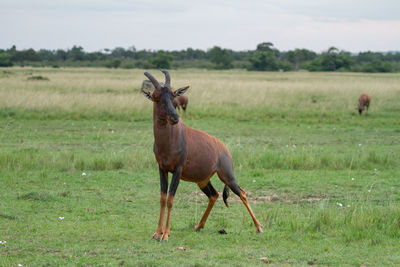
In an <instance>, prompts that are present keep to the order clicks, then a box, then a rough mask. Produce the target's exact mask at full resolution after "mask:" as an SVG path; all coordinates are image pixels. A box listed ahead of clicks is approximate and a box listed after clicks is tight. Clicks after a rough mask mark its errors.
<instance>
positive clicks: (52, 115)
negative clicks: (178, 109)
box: [0, 68, 400, 266]
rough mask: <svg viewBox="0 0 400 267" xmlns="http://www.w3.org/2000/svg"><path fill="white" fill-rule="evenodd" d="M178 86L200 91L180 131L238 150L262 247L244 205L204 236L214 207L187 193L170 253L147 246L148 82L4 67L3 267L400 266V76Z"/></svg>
mask: <svg viewBox="0 0 400 267" xmlns="http://www.w3.org/2000/svg"><path fill="white" fill-rule="evenodd" d="M151 72H152V73H153V74H154V75H155V76H156V77H157V78H158V79H159V80H160V81H163V76H162V75H161V72H159V71H157V70H152V71H151ZM170 73H171V78H172V85H173V86H174V87H176V88H178V87H181V86H184V85H191V89H189V91H188V93H187V94H188V96H189V106H188V113H187V116H186V117H185V118H184V121H185V123H186V124H187V125H188V126H190V127H193V128H197V129H200V130H203V131H206V132H208V133H210V134H212V135H214V136H216V137H218V138H219V139H220V140H222V141H223V142H224V143H225V144H226V145H227V147H228V148H229V150H230V151H231V153H232V155H233V158H234V165H235V171H236V174H237V178H238V181H239V184H240V185H241V187H243V188H244V189H245V190H246V191H247V194H248V197H249V199H250V202H251V205H252V208H253V210H254V212H255V214H256V216H257V217H258V219H259V221H260V223H261V224H262V225H263V229H264V234H262V235H259V234H256V233H255V228H254V225H253V223H252V221H251V218H250V216H249V215H248V213H247V210H246V209H245V207H244V206H243V205H242V204H241V202H240V199H239V198H238V197H236V196H235V195H234V194H231V196H230V198H229V201H230V203H231V206H230V207H229V208H226V207H225V205H224V204H223V202H222V197H221V198H220V199H219V200H218V201H217V203H216V205H215V206H214V209H213V211H212V212H211V215H210V217H209V219H208V221H207V224H206V227H205V229H203V230H202V231H201V232H194V230H193V228H194V225H195V224H197V223H198V221H199V220H200V218H201V216H202V213H203V212H204V210H205V207H206V205H207V198H206V196H205V195H204V194H203V193H202V192H201V191H200V190H199V189H198V188H197V185H195V184H191V183H186V182H183V181H182V182H181V183H180V185H179V188H178V191H177V195H176V198H175V202H174V208H173V211H172V228H171V236H170V238H169V242H167V243H160V242H156V241H153V240H151V236H152V234H153V232H154V231H155V229H156V226H157V221H158V214H159V177H158V167H157V164H156V161H155V159H154V155H153V153H152V143H153V133H152V104H151V103H150V102H149V101H148V100H147V99H146V98H144V97H143V96H142V95H141V94H140V92H139V89H140V85H141V82H142V80H143V79H144V76H143V71H141V70H108V69H39V68H38V69H36V68H35V69H29V68H11V69H4V68H3V69H0V241H2V242H0V266H17V265H18V264H22V265H23V266H57V265H126V266H133V265H134V266H137V265H143V266H148V265H150V266H151V265H152V266H215V265H219V266H254V265H265V264H268V265H272V266H282V265H284V266H285V265H300V266H306V265H314V266H326V265H333V266H334V265H351V266H360V265H366V266H390V265H392V266H399V265H400V253H399V243H400V192H399V188H400V164H399V163H400V105H399V103H400V74H355V73H307V72H298V73H261V72H246V71H238V70H234V71H206V70H175V71H171V72H170ZM38 76H41V77H42V79H41V78H38ZM32 77H36V78H33V79H32ZM46 78H47V79H46ZM361 93H368V94H370V95H371V107H370V112H369V114H368V115H367V116H364V115H363V116H359V115H358V112H357V110H356V107H357V99H358V96H359V95H360V94H361ZM213 184H214V186H215V188H216V189H217V190H219V191H222V188H223V185H222V183H221V182H220V181H219V179H218V178H216V177H214V178H213ZM221 228H224V229H225V230H226V231H227V233H228V234H227V235H220V234H218V230H220V229H221ZM4 241H5V242H4ZM182 247H183V248H184V250H183V249H179V248H182ZM263 257H266V258H268V262H267V263H265V262H263V261H261V260H260V258H263Z"/></svg>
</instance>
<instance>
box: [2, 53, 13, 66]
mask: <svg viewBox="0 0 400 267" xmlns="http://www.w3.org/2000/svg"><path fill="white" fill-rule="evenodd" d="M12 65H13V63H12V62H11V56H10V55H9V54H7V53H1V54H0V67H11V66H12Z"/></svg>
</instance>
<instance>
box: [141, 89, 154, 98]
mask: <svg viewBox="0 0 400 267" xmlns="http://www.w3.org/2000/svg"><path fill="white" fill-rule="evenodd" d="M142 93H143V95H144V96H145V97H146V98H147V99H149V100H151V101H153V97H152V96H151V93H150V92H148V91H144V90H142Z"/></svg>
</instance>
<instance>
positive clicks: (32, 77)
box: [28, 75, 49, 81]
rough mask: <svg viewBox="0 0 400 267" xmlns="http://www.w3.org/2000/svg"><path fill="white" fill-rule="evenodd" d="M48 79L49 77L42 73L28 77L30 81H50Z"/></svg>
mask: <svg viewBox="0 0 400 267" xmlns="http://www.w3.org/2000/svg"><path fill="white" fill-rule="evenodd" d="M48 80H49V78H47V77H44V76H41V75H37V76H31V77H28V81H48Z"/></svg>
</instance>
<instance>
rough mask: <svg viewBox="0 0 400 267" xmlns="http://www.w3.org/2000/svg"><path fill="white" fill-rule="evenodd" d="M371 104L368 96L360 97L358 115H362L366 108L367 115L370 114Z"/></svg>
mask: <svg viewBox="0 0 400 267" xmlns="http://www.w3.org/2000/svg"><path fill="white" fill-rule="evenodd" d="M370 102H371V98H370V97H369V95H367V94H362V95H360V98H359V99H358V113H359V114H360V115H361V113H362V112H363V110H364V107H366V108H367V110H366V111H365V114H368V107H369V103H370Z"/></svg>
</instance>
